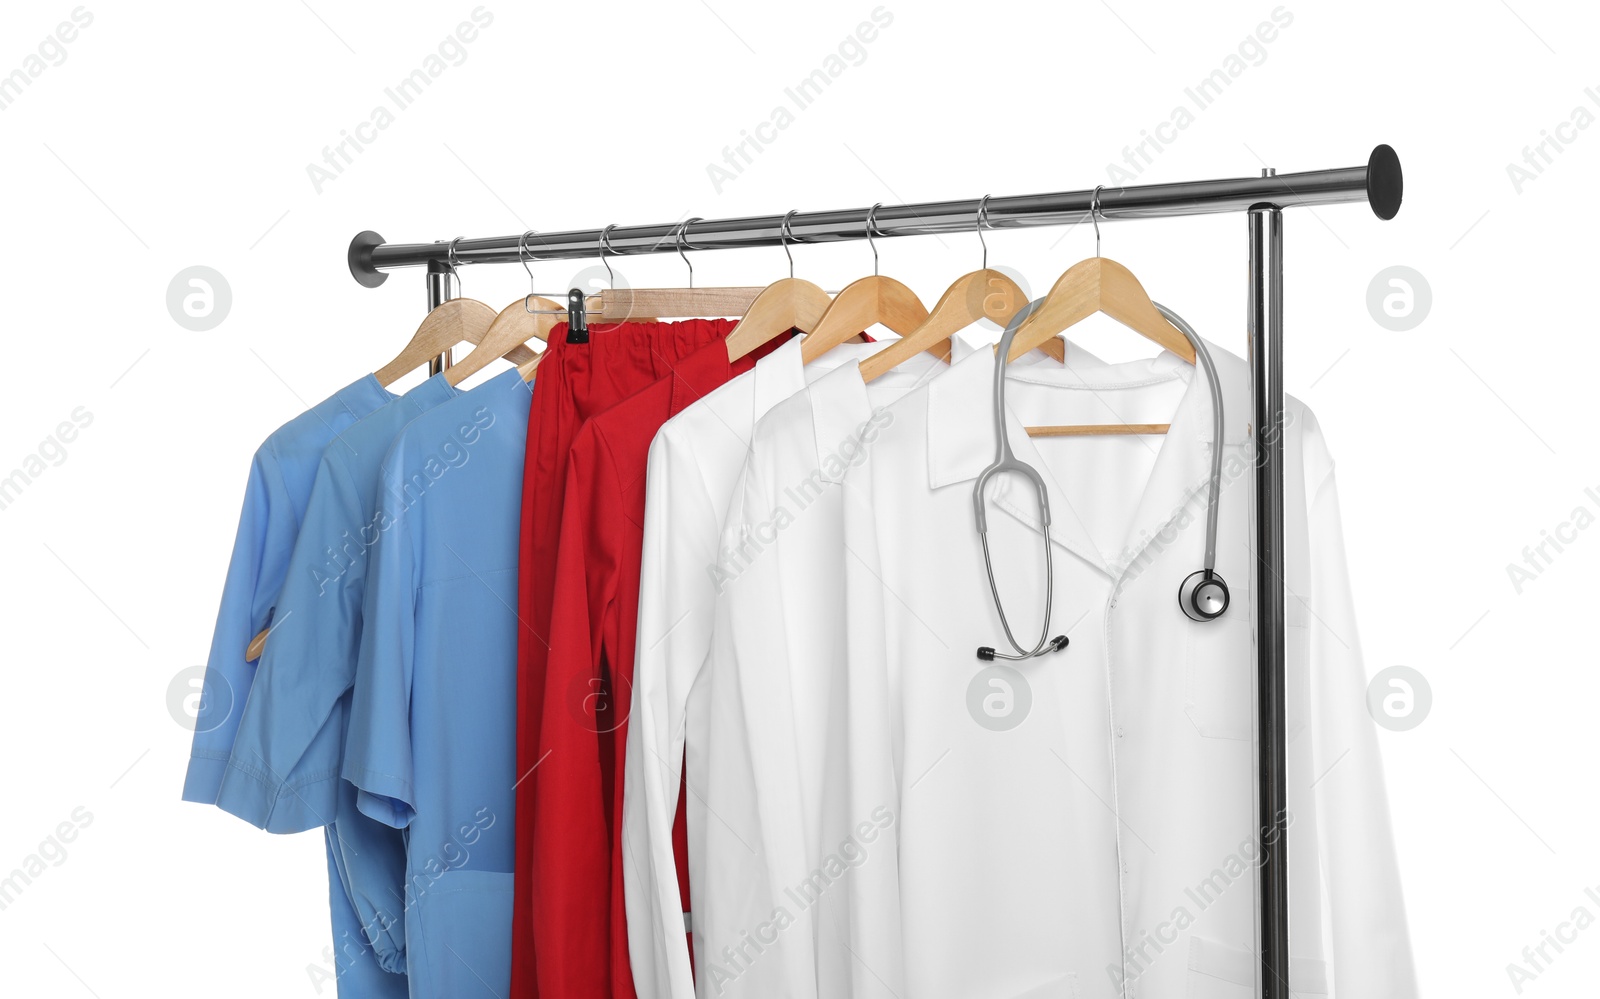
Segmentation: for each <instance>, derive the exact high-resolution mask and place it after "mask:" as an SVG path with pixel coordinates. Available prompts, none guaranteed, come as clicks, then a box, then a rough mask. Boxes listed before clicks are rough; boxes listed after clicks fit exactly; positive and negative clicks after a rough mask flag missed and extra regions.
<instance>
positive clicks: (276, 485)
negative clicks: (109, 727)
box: [183, 374, 406, 999]
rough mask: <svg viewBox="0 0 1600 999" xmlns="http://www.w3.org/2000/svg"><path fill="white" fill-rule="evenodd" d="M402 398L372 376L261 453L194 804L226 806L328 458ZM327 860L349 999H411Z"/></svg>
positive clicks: (198, 734)
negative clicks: (237, 752) (264, 653)
mask: <svg viewBox="0 0 1600 999" xmlns="http://www.w3.org/2000/svg"><path fill="white" fill-rule="evenodd" d="M394 398H395V396H394V394H393V393H391V392H389V391H388V390H387V389H385V388H384V387H383V386H382V385H380V384H379V383H378V380H377V379H376V378H374V377H373V376H372V375H370V374H369V375H366V376H364V377H362V378H360V379H358V380H356V381H355V382H353V383H351V384H350V385H347V386H345V387H344V388H342V389H340V390H339V391H338V392H335V393H334V394H333V395H331V396H329V397H328V398H327V399H324V400H323V401H322V402H320V403H318V404H317V405H315V406H313V407H312V408H310V409H308V410H306V411H305V412H304V413H302V414H300V415H299V416H297V417H295V418H294V419H292V420H290V421H289V422H288V423H285V424H284V425H283V426H281V427H279V428H278V429H277V430H275V431H273V433H272V434H271V435H270V436H268V437H267V439H266V441H265V442H263V443H262V445H261V447H260V448H258V449H257V450H256V454H255V458H254V460H253V461H252V463H251V466H250V479H249V482H248V483H247V484H246V486H245V496H244V508H243V510H242V512H241V513H240V515H239V529H238V533H237V534H236V535H235V537H234V542H233V555H232V557H231V559H230V560H229V563H228V574H227V579H226V581H225V583H224V584H223V589H222V606H221V609H220V610H219V611H218V612H217V625H216V629H215V631H214V632H213V634H212V640H211V654H210V657H209V659H208V660H207V663H206V675H205V684H204V687H203V691H202V697H201V703H200V712H199V717H198V718H197V719H196V722H195V734H194V744H193V748H192V749H191V750H190V758H189V769H188V773H187V774H186V776H185V778H184V783H183V799H184V800H185V801H196V802H201V803H204V804H214V803H215V802H216V800H217V792H218V790H219V788H220V787H221V784H222V777H223V773H224V771H225V769H226V768H227V763H228V759H229V757H230V756H231V754H232V752H233V745H234V737H235V735H236V734H237V732H238V730H239V717H240V715H241V713H242V709H243V707H244V704H245V701H246V699H247V698H248V697H249V693H250V689H251V686H252V682H253V681H254V679H255V675H256V664H255V663H251V662H246V661H245V658H244V650H245V647H246V646H247V645H249V643H250V640H251V639H252V638H254V637H255V636H256V634H257V633H258V632H260V631H261V629H263V628H265V627H267V626H268V625H269V624H270V623H271V622H272V621H273V619H274V609H275V607H276V606H277V603H278V598H279V593H280V591H281V590H282V588H283V582H284V577H285V576H286V574H287V573H288V568H289V557H290V553H291V552H292V551H293V549H294V543H295V538H296V537H297V536H298V535H299V533H300V524H301V521H302V520H303V519H304V518H305V512H306V504H307V503H308V501H309V500H310V497H311V488H312V483H313V481H314V479H315V477H316V472H317V465H318V462H319V460H320V459H321V457H322V452H323V449H324V448H326V447H327V446H328V444H329V442H330V441H332V440H334V438H335V437H336V436H338V435H339V434H341V433H343V432H344V431H345V430H347V429H348V428H349V427H350V426H351V425H353V424H354V423H355V422H356V421H358V420H359V419H361V418H362V417H364V416H367V415H368V414H370V413H372V412H373V411H374V410H376V409H378V408H379V407H380V406H383V405H385V404H386V403H388V402H390V401H392V400H393V399H394ZM327 853H328V908H329V913H330V916H331V918H332V922H333V950H334V971H335V974H336V975H337V976H338V986H339V991H340V994H341V995H345V996H355V997H366V996H377V997H381V999H400V997H403V996H405V995H406V980H405V978H404V977H402V976H400V975H393V974H390V973H388V972H386V971H384V970H382V969H381V968H380V967H379V965H378V963H377V960H376V956H375V955H374V954H373V952H372V950H371V948H370V947H369V946H368V941H367V940H366V938H365V936H364V934H363V933H362V930H361V920H360V919H359V917H358V916H357V915H356V912H355V908H354V906H353V904H352V903H351V901H350V892H349V888H348V886H347V884H346V882H345V880H344V876H343V873H342V872H341V871H340V862H339V861H338V860H337V859H336V856H335V853H336V851H335V849H334V845H333V841H332V837H329V838H328V843H327Z"/></svg>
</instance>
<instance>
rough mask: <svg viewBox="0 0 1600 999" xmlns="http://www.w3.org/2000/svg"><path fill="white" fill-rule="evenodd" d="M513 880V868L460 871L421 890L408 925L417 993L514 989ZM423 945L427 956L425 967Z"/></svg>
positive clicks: (455, 996)
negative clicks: (419, 957)
mask: <svg viewBox="0 0 1600 999" xmlns="http://www.w3.org/2000/svg"><path fill="white" fill-rule="evenodd" d="M511 885H512V877H511V875H510V874H508V873H501V872H497V871H462V870H456V871H446V872H445V873H444V874H441V875H439V877H438V878H437V879H436V880H434V881H433V882H432V883H431V884H429V885H428V886H427V887H426V888H423V889H421V890H420V891H418V892H417V894H416V903H415V908H414V909H413V910H412V911H413V915H411V916H410V917H409V918H410V919H411V920H412V924H413V925H411V926H408V927H407V938H408V940H409V941H411V943H410V944H409V946H408V947H407V951H408V952H409V953H410V954H411V961H410V972H411V975H412V976H413V979H414V980H413V981H412V990H413V993H414V994H415V993H416V992H417V991H418V990H419V989H420V990H422V991H421V994H423V995H430V996H449V997H451V999H468V997H470V999H478V997H485V999H487V997H490V996H494V997H500V996H504V995H506V993H507V992H508V991H510V988H511ZM419 949H420V950H421V951H422V952H423V953H424V954H426V955H427V960H426V964H425V965H424V966H423V967H421V968H419V967H418V966H417V960H416V954H417V951H418V950H419Z"/></svg>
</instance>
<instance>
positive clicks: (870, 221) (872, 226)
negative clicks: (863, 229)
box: [867, 201, 883, 277]
mask: <svg viewBox="0 0 1600 999" xmlns="http://www.w3.org/2000/svg"><path fill="white" fill-rule="evenodd" d="M882 207H883V202H881V201H880V202H878V203H877V204H875V205H873V206H872V207H871V208H868V209H867V245H868V246H870V247H872V276H873V277H877V276H878V243H877V240H875V239H873V238H872V237H873V236H876V235H878V234H879V233H878V209H880V208H882Z"/></svg>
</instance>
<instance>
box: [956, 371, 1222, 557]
mask: <svg viewBox="0 0 1600 999" xmlns="http://www.w3.org/2000/svg"><path fill="white" fill-rule="evenodd" d="M1207 345H1208V347H1210V352H1211V356H1212V360H1213V362H1214V363H1215V364H1216V367H1217V376H1218V380H1219V381H1220V382H1221V385H1222V396H1223V400H1224V421H1223V441H1224V443H1225V444H1229V445H1234V444H1238V445H1242V444H1245V443H1247V442H1248V433H1247V431H1248V427H1249V424H1248V421H1249V401H1250V389H1249V376H1248V370H1247V367H1246V365H1245V362H1244V361H1243V360H1242V359H1240V358H1238V357H1236V356H1235V355H1233V354H1230V353H1228V352H1227V351H1224V350H1222V349H1221V348H1218V347H1216V346H1214V345H1211V344H1210V343H1209V342H1208V344H1207ZM1069 349H1070V348H1069ZM987 353H988V352H986V351H978V352H976V353H974V354H972V355H970V356H968V357H966V358H963V359H961V360H959V361H957V362H956V363H955V364H953V365H952V366H951V368H950V370H949V372H947V373H946V374H945V375H944V376H943V377H940V378H938V379H937V380H935V381H934V382H933V383H932V384H931V385H929V386H928V392H927V408H928V414H927V417H928V443H927V446H928V485H929V487H930V488H933V489H938V488H941V487H943V486H948V485H953V484H956V483H959V482H967V481H971V480H974V479H976V478H977V477H978V475H979V474H980V473H981V472H982V471H983V470H984V469H985V468H986V467H988V466H989V465H990V464H991V463H992V462H993V461H994V428H993V422H994V416H993V412H994V403H993V399H994V367H993V365H994V361H993V359H992V357H991V356H986V355H987ZM1175 377H1176V378H1180V379H1182V380H1183V381H1184V382H1185V384H1186V385H1187V388H1186V389H1185V391H1184V393H1183V396H1182V397H1181V399H1180V400H1179V402H1178V406H1177V408H1176V410H1175V411H1174V413H1173V416H1172V420H1171V424H1172V425H1171V428H1170V430H1169V431H1168V433H1167V434H1166V435H1165V437H1164V438H1163V439H1162V442H1161V445H1160V453H1159V454H1158V456H1157V458H1156V463H1155V466H1154V468H1153V469H1152V471H1151V474H1150V478H1149V481H1148V482H1147V483H1146V487H1145V489H1144V492H1143V494H1142V497H1141V499H1140V502H1139V509H1138V511H1137V512H1136V514H1135V516H1134V519H1133V524H1132V528H1131V530H1130V533H1129V535H1128V538H1127V540H1126V542H1125V547H1124V549H1123V550H1122V551H1119V552H1114V553H1102V552H1100V551H1099V550H1098V549H1097V548H1096V547H1095V545H1094V543H1093V542H1092V541H1091V540H1090V538H1089V534H1088V532H1087V531H1086V530H1085V528H1084V526H1083V524H1082V522H1081V521H1080V520H1079V519H1078V517H1077V514H1076V512H1075V511H1073V510H1072V509H1071V507H1070V505H1069V504H1068V503H1067V502H1066V498H1065V494H1063V493H1062V492H1061V491H1060V489H1059V487H1058V485H1057V484H1056V483H1055V481H1054V480H1053V478H1052V476H1051V473H1050V470H1049V468H1048V466H1047V465H1045V463H1044V462H1043V461H1042V460H1041V459H1040V457H1039V452H1038V450H1037V448H1036V447H1035V446H1034V442H1033V440H1032V438H1030V437H1028V435H1027V431H1026V429H1025V428H1024V427H1023V426H1022V424H1021V423H1019V422H1018V420H1017V419H1016V417H1015V416H1013V415H1012V414H1011V413H1007V414H1006V426H1007V436H1008V437H1009V439H1010V441H1011V447H1012V449H1013V450H1014V451H1015V452H1016V455H1017V457H1018V458H1019V459H1021V460H1022V461H1025V462H1027V463H1028V464H1030V465H1032V466H1033V467H1034V468H1036V469H1038V470H1039V473H1040V474H1041V475H1042V476H1044V478H1045V481H1046V483H1047V485H1048V486H1049V488H1050V493H1051V504H1050V506H1051V514H1052V518H1051V520H1052V522H1051V525H1050V536H1051V538H1052V540H1054V541H1056V542H1057V543H1059V544H1061V545H1062V546H1063V547H1065V548H1066V549H1068V550H1069V551H1071V552H1073V553H1074V554H1076V555H1078V556H1079V557H1080V558H1082V559H1084V560H1085V561H1086V562H1088V563H1089V564H1090V565H1093V566H1095V567H1096V568H1098V569H1100V570H1101V571H1103V572H1107V573H1108V574H1111V575H1117V574H1119V573H1120V572H1121V571H1122V570H1123V569H1125V568H1126V567H1127V566H1128V565H1129V564H1131V563H1132V562H1133V561H1134V560H1135V559H1136V558H1137V557H1138V555H1139V553H1140V552H1141V551H1143V549H1144V547H1145V546H1146V545H1147V544H1148V543H1149V541H1150V539H1151V538H1152V537H1153V536H1154V535H1155V534H1156V533H1157V532H1158V531H1160V530H1161V529H1162V528H1163V527H1164V526H1165V525H1166V524H1167V522H1168V521H1170V520H1172V519H1173V518H1174V517H1176V516H1177V515H1178V514H1179V513H1181V512H1183V511H1184V510H1185V509H1188V510H1190V511H1191V513H1192V514H1194V515H1203V511H1204V502H1205V487H1206V485H1207V483H1208V482H1209V474H1210V467H1211V466H1210V457H1211V451H1210V445H1211V443H1212V437H1213V434H1212V420H1211V405H1210V402H1211V400H1210V392H1209V387H1208V385H1207V383H1206V379H1205V376H1204V374H1203V373H1202V372H1200V371H1199V370H1198V369H1197V368H1195V367H1194V366H1192V365H1190V364H1188V363H1187V362H1185V361H1184V360H1182V359H1181V358H1179V357H1178V356H1176V355H1175V354H1172V353H1170V352H1165V351H1164V352H1162V354H1161V355H1160V356H1158V357H1156V358H1153V359H1151V360H1148V361H1133V362H1128V363H1124V364H1102V363H1096V364H1094V365H1089V366H1085V367H1083V368H1080V369H1076V370H1075V369H1073V368H1070V367H1068V368H1063V367H1060V366H1056V365H1047V364H1046V365H1036V366H1032V367H1027V368H1015V367H1014V368H1013V369H1012V370H1010V371H1008V373H1007V378H1008V380H1009V381H1010V383H1012V384H1015V383H1018V382H1025V383H1031V384H1037V385H1049V386H1053V387H1057V388H1061V389H1071V388H1079V389H1087V390H1093V389H1096V388H1105V389H1110V388H1113V387H1115V388H1120V389H1127V388H1135V387H1138V386H1140V385H1153V384H1157V383H1159V382H1163V381H1169V380H1171V379H1173V378H1175ZM991 495H992V498H993V501H994V502H995V504H996V506H997V507H998V508H1000V509H1003V510H1006V511H1007V512H1009V513H1010V514H1011V515H1012V516H1014V517H1016V518H1017V519H1018V520H1020V521H1021V522H1023V523H1025V524H1027V525H1028V526H1030V527H1032V528H1033V529H1034V530H1039V528H1040V523H1039V513H1038V503H1037V500H1036V499H1035V498H1034V496H1033V494H1032V490H1031V489H1030V488H1027V487H1026V485H1025V484H1024V483H1021V482H1019V481H1017V477H1016V476H1003V477H1001V478H1000V479H999V481H998V482H997V483H996V485H995V487H994V492H993V493H992V494H991ZM1197 539H1198V535H1197ZM1197 543H1203V542H1201V541H1198V540H1197Z"/></svg>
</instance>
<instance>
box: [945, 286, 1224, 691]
mask: <svg viewBox="0 0 1600 999" xmlns="http://www.w3.org/2000/svg"><path fill="white" fill-rule="evenodd" d="M1042 304H1044V299H1043V298H1038V299H1035V300H1034V301H1032V302H1029V303H1028V304H1027V305H1026V306H1024V307H1023V308H1022V310H1021V311H1019V312H1018V313H1017V314H1016V315H1014V316H1012V317H1011V321H1010V322H1009V323H1007V324H1006V331H1005V334H1004V335H1003V336H1002V337H1001V338H1000V346H999V347H998V348H996V350H995V355H994V357H995V361H994V428H995V432H994V436H995V459H994V463H993V464H991V465H990V466H989V467H988V468H985V469H984V470H983V472H982V473H981V474H979V476H978V481H977V484H976V485H975V486H973V489H972V509H973V513H974V515H975V518H976V520H977V523H978V538H979V539H980V540H981V541H982V542H983V565H984V568H985V569H986V570H987V571H988V574H989V592H990V593H992V594H993V595H994V609H995V610H996V611H997V612H998V613H999V614H1000V626H1001V627H1002V628H1004V629H1005V632H1006V640H1007V641H1009V642H1010V643H1011V647H1012V648H1013V649H1016V654H1015V655H1009V654H1007V653H1003V652H996V651H995V650H994V648H993V647H991V646H988V645H985V646H983V647H981V648H979V649H978V658H979V659H982V660H984V661H985V662H993V661H994V660H996V659H1009V660H1013V661H1015V660H1020V659H1032V658H1033V657H1034V656H1042V655H1045V654H1046V653H1050V652H1060V651H1061V650H1062V649H1064V648H1066V647H1067V636H1066V635H1057V636H1056V637H1054V638H1050V637H1049V635H1050V609H1051V604H1052V603H1053V600H1052V597H1053V595H1054V589H1055V566H1054V564H1053V559H1052V557H1051V547H1052V546H1051V544H1050V493H1049V491H1048V490H1046V489H1045V485H1044V476H1042V475H1040V474H1039V471H1038V469H1036V468H1034V467H1033V466H1032V465H1030V464H1028V463H1027V462H1024V461H1020V460H1018V458H1017V456H1016V455H1015V454H1013V453H1012V451H1011V441H1010V439H1009V438H1008V437H1007V436H1006V358H1007V357H1008V356H1009V355H1010V353H1011V341H1012V340H1013V339H1015V337H1016V335H1017V330H1018V329H1019V328H1020V327H1021V326H1022V322H1023V320H1025V319H1027V318H1028V316H1030V315H1032V314H1033V311H1034V310H1035V309H1037V308H1038V307H1039V306H1040V305H1042ZM1154 304H1155V307H1156V308H1157V309H1158V310H1159V311H1160V312H1161V314H1162V315H1163V316H1165V317H1166V318H1167V321H1168V322H1170V323H1172V325H1173V326H1175V327H1177V328H1178V330H1179V332H1181V333H1182V334H1183V335H1184V336H1186V337H1188V339H1189V343H1191V344H1192V345H1193V346H1194V353H1195V357H1196V358H1198V359H1199V362H1200V367H1201V369H1202V370H1204V371H1205V376H1206V384H1207V385H1208V386H1209V387H1210V389H1211V429H1212V433H1211V438H1212V440H1213V441H1214V442H1215V443H1214V444H1213V446H1212V449H1211V483H1210V488H1209V489H1208V490H1207V497H1206V556H1205V568H1203V569H1197V570H1195V571H1194V572H1192V573H1190V574H1189V575H1188V576H1187V577H1185V578H1184V580H1183V583H1182V584H1181V585H1179V587H1178V607H1179V608H1181V609H1182V610H1183V613H1184V614H1186V615H1187V616H1188V617H1189V619H1190V620H1193V621H1200V622H1205V621H1215V620H1216V619H1217V618H1219V617H1221V616H1222V613H1223V611H1226V610H1227V609H1228V584H1227V583H1226V582H1224V581H1223V579H1222V577H1221V576H1220V575H1218V574H1217V499H1218V497H1219V496H1220V495H1221V493H1222V385H1221V383H1220V382H1219V381H1218V379H1217V369H1216V366H1215V365H1214V364H1212V363H1211V354H1210V352H1209V351H1207V350H1206V345H1205V341H1204V340H1201V339H1200V337H1199V336H1198V335H1197V334H1196V333H1195V331H1194V329H1193V328H1192V327H1191V326H1190V325H1189V324H1188V323H1187V322H1185V321H1184V320H1183V317H1182V316H1180V315H1178V314H1177V313H1176V312H1173V311H1172V310H1171V309H1168V308H1167V307H1166V306H1164V305H1162V304H1161V303H1159V302H1157V303H1154ZM1004 472H1017V473H1019V474H1021V475H1022V476H1023V477H1024V478H1026V479H1027V480H1028V481H1029V482H1032V483H1033V488H1034V490H1035V491H1036V492H1037V493H1038V494H1039V530H1040V533H1041V534H1042V535H1043V537H1044V626H1043V627H1042V628H1041V629H1040V630H1039V641H1038V642H1037V643H1035V644H1034V646H1033V649H1032V650H1030V651H1024V650H1023V648H1022V645H1021V643H1019V642H1018V641H1017V639H1016V636H1015V635H1013V634H1012V633H1011V624H1010V622H1009V621H1007V620H1006V610H1005V607H1003V606H1002V605H1001V603H1000V586H999V584H998V583H996V582H995V578H994V561H993V559H991V558H990V555H989V517H988V513H987V511H986V510H985V509H984V497H983V487H984V486H985V485H986V484H988V481H989V479H990V478H992V477H993V476H995V475H999V474H1001V473H1004Z"/></svg>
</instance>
